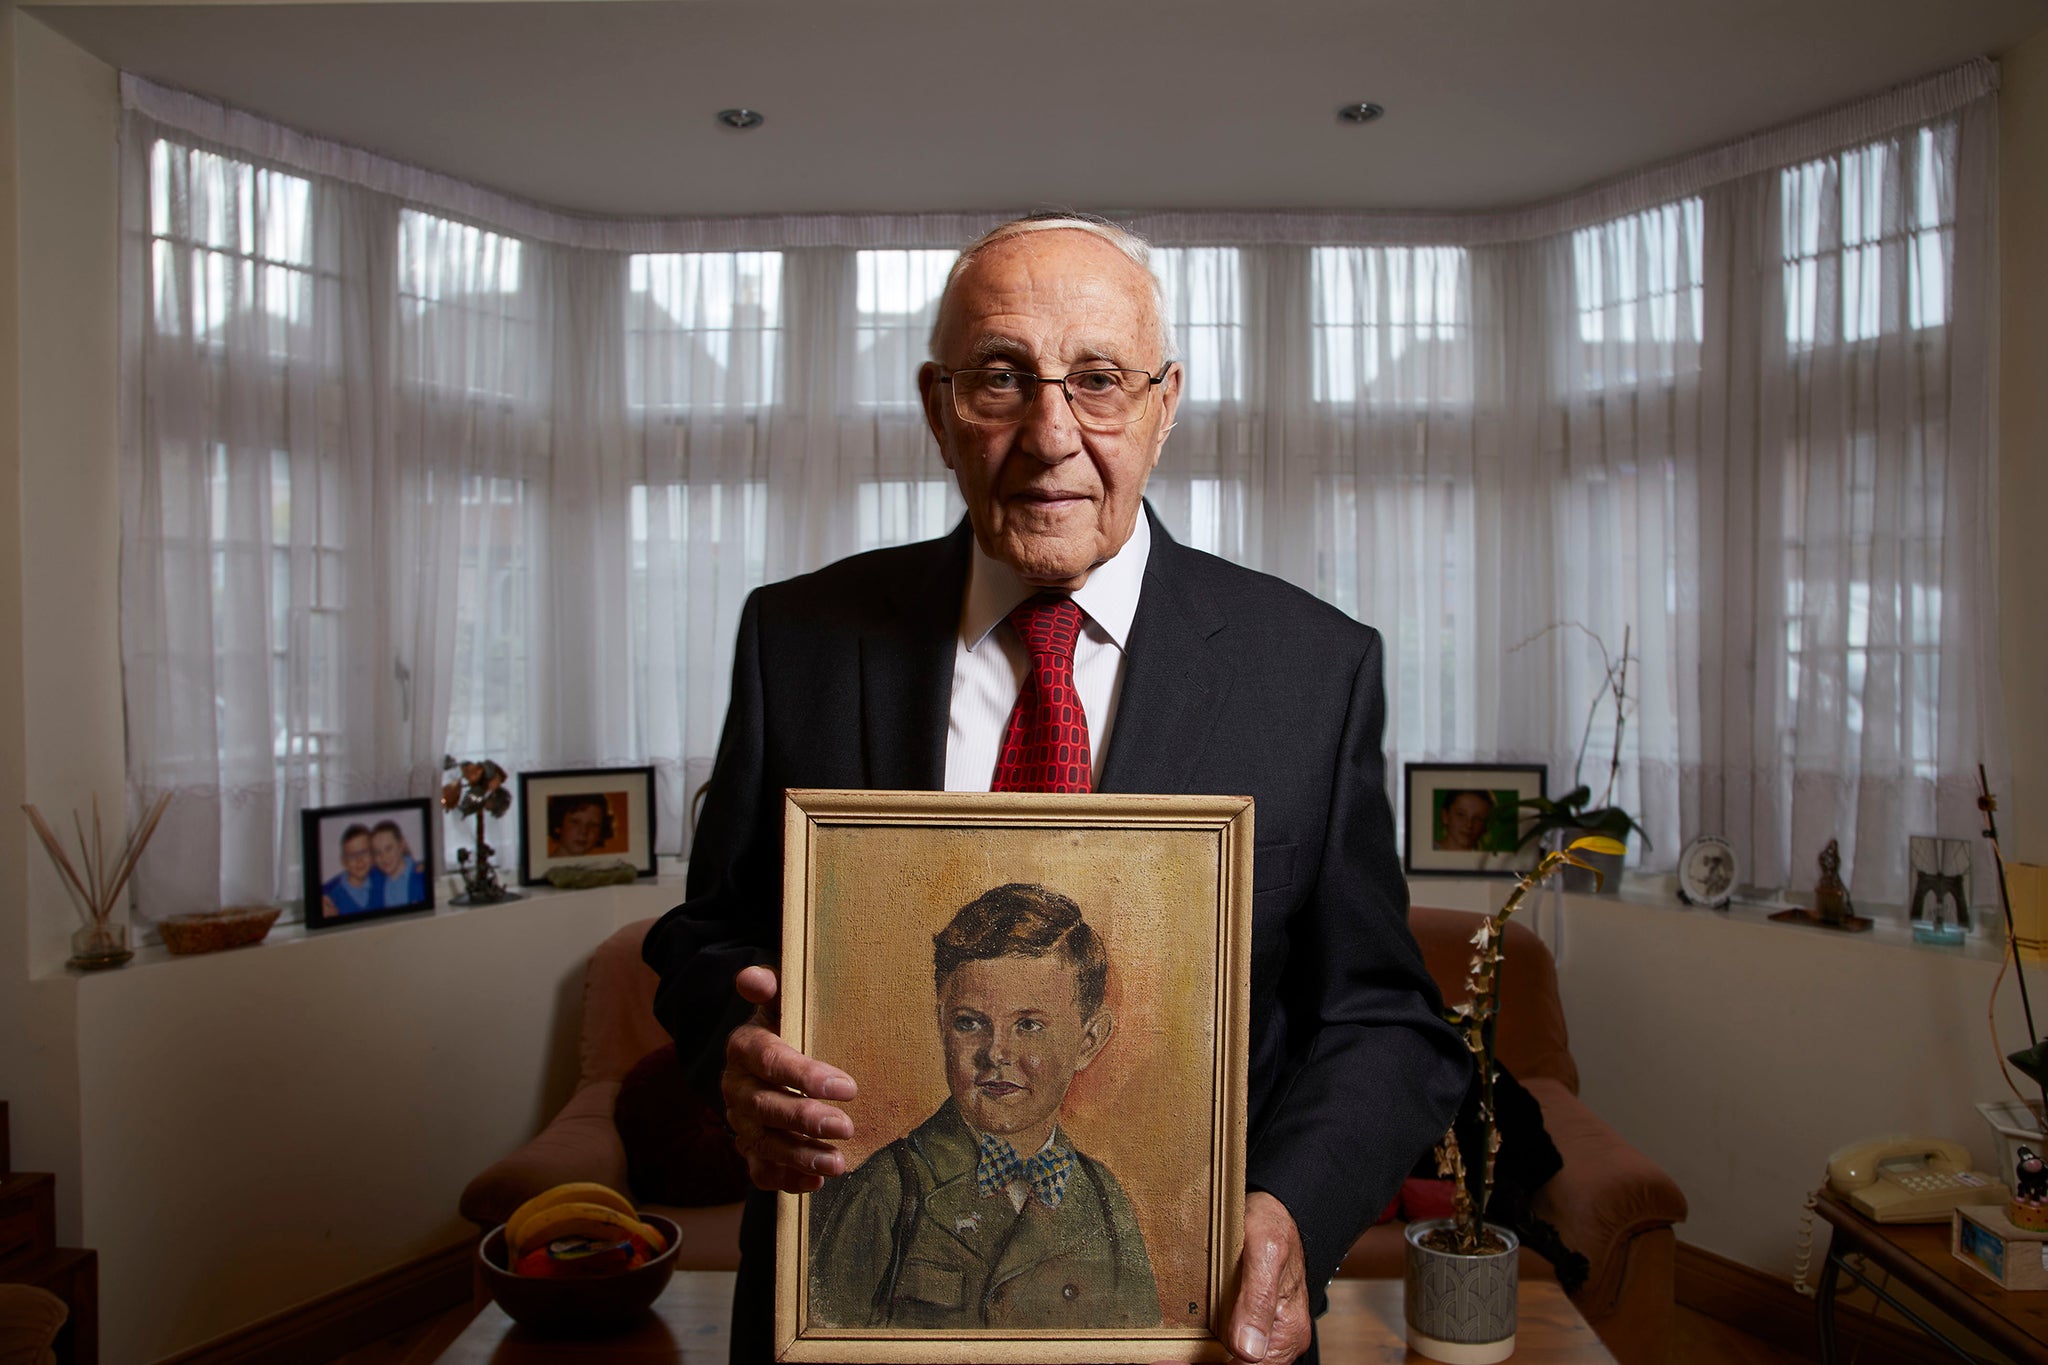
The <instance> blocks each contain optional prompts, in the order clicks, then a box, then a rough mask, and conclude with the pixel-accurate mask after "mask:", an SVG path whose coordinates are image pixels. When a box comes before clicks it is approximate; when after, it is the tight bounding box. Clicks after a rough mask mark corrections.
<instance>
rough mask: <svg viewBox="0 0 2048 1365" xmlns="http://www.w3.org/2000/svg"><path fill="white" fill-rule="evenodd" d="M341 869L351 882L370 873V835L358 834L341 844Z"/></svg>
mask: <svg viewBox="0 0 2048 1365" xmlns="http://www.w3.org/2000/svg"><path fill="white" fill-rule="evenodd" d="M341 870H342V871H343V872H346V873H347V874H348V879H349V880H350V881H352V882H360V881H362V880H363V879H364V878H365V877H367V876H369V875H370V836H369V835H367V834H358V835H357V836H356V837H355V838H353V839H347V840H344V841H343V842H342V845H341Z"/></svg>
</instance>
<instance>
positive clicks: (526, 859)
mask: <svg viewBox="0 0 2048 1365" xmlns="http://www.w3.org/2000/svg"><path fill="white" fill-rule="evenodd" d="M518 810H519V884H520V885H521V886H539V885H544V884H546V882H547V879H548V873H549V872H551V871H553V870H554V869H555V868H558V867H574V866H576V865H578V864H582V863H609V862H614V861H618V860H621V859H623V860H624V861H626V862H628V863H631V864H632V865H633V867H634V870H635V871H637V872H638V873H639V875H641V876H643V877H651V876H653V875H654V768H653V766H652V765H649V766H646V767H638V768H568V769H560V770H556V771H553V772H538V773H521V774H519V806H518Z"/></svg>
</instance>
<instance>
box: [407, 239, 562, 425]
mask: <svg viewBox="0 0 2048 1365" xmlns="http://www.w3.org/2000/svg"><path fill="white" fill-rule="evenodd" d="M520 265H521V250H520V243H519V240H518V239H517V238H514V237H504V236H500V235H499V234H497V233H495V232H486V231H484V230H483V229H481V228H476V227H471V226H470V225H469V224H467V223H458V222H454V221H452V220H450V219H447V218H436V217H434V216H432V215H430V214H425V213H415V212H412V211H411V210H406V211H405V212H403V213H401V214H400V215H399V220H398V325H399V347H400V349H399V358H398V365H399V378H400V380H401V381H412V382H416V383H421V384H426V385H431V386H433V387H435V388H438V389H443V390H449V391H452V392H456V393H464V394H489V395H492V396H496V397H500V398H508V399H513V400H516V401H518V402H519V403H520V404H521V405H522V406H525V405H539V404H540V403H541V402H542V401H543V395H542V393H541V392H540V388H541V382H542V378H543V376H544V374H545V370H544V368H543V366H542V365H541V364H540V363H539V360H540V356H539V351H538V344H539V342H538V331H537V329H538V321H537V316H536V315H537V313H538V309H537V308H536V306H535V299H534V297H533V294H532V291H531V290H530V289H528V288H526V287H524V285H523V283H522V279H521V275H520Z"/></svg>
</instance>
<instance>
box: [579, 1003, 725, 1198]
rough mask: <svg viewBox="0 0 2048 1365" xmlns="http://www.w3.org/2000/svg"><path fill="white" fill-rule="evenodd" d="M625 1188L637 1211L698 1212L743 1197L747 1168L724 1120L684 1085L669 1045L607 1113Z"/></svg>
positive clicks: (627, 1083)
mask: <svg viewBox="0 0 2048 1365" xmlns="http://www.w3.org/2000/svg"><path fill="white" fill-rule="evenodd" d="M612 1119H613V1121H614V1122H615V1123H617V1124H618V1128H619V1141H620V1143H621V1144H623V1145H624V1147H625V1149H626V1180H627V1183H628V1184H630V1185H631V1186H632V1187H633V1195H634V1197H635V1198H636V1199H637V1200H638V1201H639V1202H641V1203H643V1204H668V1205H673V1206H675V1207H679V1208H700V1207H703V1206H705V1205H712V1204H730V1203H732V1202H734V1201H735V1200H738V1199H742V1198H744V1197H745V1196H746V1193H747V1190H748V1189H749V1188H750V1183H749V1181H748V1180H747V1163H746V1161H745V1160H744V1159H743V1158H742V1157H741V1156H740V1154H739V1150H738V1149H737V1148H736V1147H734V1146H733V1141H732V1134H731V1133H730V1132H729V1131H727V1129H726V1126H725V1119H724V1116H723V1115H721V1114H719V1113H718V1112H717V1111H716V1110H714V1109H713V1108H712V1107H711V1106H710V1105H709V1104H706V1103H705V1102H704V1100H703V1099H702V1097H700V1096H699V1095H698V1094H697V1092H696V1090H694V1089H693V1088H692V1087H691V1086H690V1084H689V1082H688V1081H687V1080H685V1079H684V1077H683V1067H682V1063H681V1062H679V1061H677V1060H676V1047H675V1044H674V1043H666V1044H664V1045H662V1046H661V1047H658V1048H655V1049H654V1050H653V1051H652V1052H650V1053H648V1054H647V1055H646V1056H644V1057H642V1058H641V1059H640V1060H639V1061H638V1062H637V1063H635V1064H634V1066H633V1069H632V1070H631V1071H628V1072H627V1073H626V1078H625V1080H624V1081H622V1082H620V1084H619V1097H618V1099H617V1101H616V1102H614V1104H613V1106H612Z"/></svg>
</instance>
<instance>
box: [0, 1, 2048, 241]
mask: <svg viewBox="0 0 2048 1365" xmlns="http://www.w3.org/2000/svg"><path fill="white" fill-rule="evenodd" d="M26 12H27V13H29V14H32V15H34V16H35V17H36V18H37V19H39V20H41V21H42V22H43V23H45V24H47V25H49V26H50V27H52V28H54V29H56V30H57V31H59V32H60V33H63V34H65V35H67V36H68V37H69V38H70V39H71V40H72V41H74V42H76V43H78V44H79V45H80V46H82V47H84V48H85V49H86V50H87V51H89V52H92V53H93V54H95V55H97V56H98V57H100V58H101V59H103V60H105V61H107V62H109V63H111V64H113V65H114V66H117V67H120V68H122V69H123V70H128V71H133V72H136V73H139V74H141V75H144V76H147V77H149V78H151V79H153V80H156V81H159V82H162V83H165V84H168V85H173V86H178V87H181V88H184V89H188V90H193V91H197V92H200V93H203V94H208V95H212V96H215V97H217V98H219V99H222V100H225V101H227V102H228V103H230V104H234V105H238V106H241V107H243V108H246V109H250V110H253V111H255V112H257V113H260V114H263V115H265V116H267V117H270V118H273V119H276V120H279V121H281V122H284V123H288V124H291V125H294V126H296V127H298V128H301V129H305V130H307V131H311V132H315V133H319V134H322V135H324V136H327V137H330V138H335V139H339V140H341V141H343V142H348V143H352V144H355V145H358V146H361V147H366V148H369V149H371V150H373V151H377V152H381V153H383V154H385V155H387V156H391V157H395V158H398V159H400V160H403V161H407V162H411V163H414V164H416V165H420V166H425V167H427V168H430V169H432V170H437V171H441V172H444V173H446V174H449V175H453V176H457V177H460V178H462V179H465V180H469V181H472V182H475V183H479V184H482V185H486V186H489V187H491V188H494V189H497V190H500V191H503V192H505V193H509V194H512V195H516V196H518V197H521V198H524V199H529V200H534V201H537V202H540V203H543V204H548V205H552V206H554V207H557V208H563V209H568V210H571V211H576V212H583V213H594V214H618V215H679V214H687V215H727V214H745V213H769V212H833V211H840V212H858V211H876V210H977V209H988V210H1001V209H1011V208H1028V207H1035V206H1046V205H1062V206H1073V207H1080V208H1087V209H1095V210H1118V209H1232V208H1325V209H1358V208H1380V209H1413V208H1433V209H1476V208H1488V207H1499V206H1505V205H1516V204H1526V203H1530V202H1534V201H1538V200H1542V199H1547V198H1551V197H1553V196H1556V195H1559V194H1563V193H1567V192H1569V191H1571V190H1574V189H1577V188H1580V187H1583V186H1586V185H1589V184H1593V183H1596V182H1598V181H1601V180H1604V179H1608V178H1610V177H1613V176H1615V175H1619V174H1622V173H1624V172H1627V171H1630V170H1634V169H1636V168H1639V167H1642V166H1645V165H1648V164H1651V163H1654V162H1657V161H1660V160H1664V159H1668V158H1670V157H1673V156H1676V155H1680V154H1682V153H1684V152H1687V151H1691V150H1694V149H1697V148H1700V147H1703V146H1707V145H1711V144H1713V143H1715V142H1719V141H1723V140H1725V139H1728V138H1732V137H1737V136H1740V135H1742V134H1744V133H1747V132H1752V131H1755V130H1758V129H1762V128H1766V127H1769V126H1771V125H1773V124H1776V123H1780V122H1783V121H1785V120H1787V119H1792V118H1797V117H1799V116H1801V115H1804V114H1809V113H1812V112H1815V111H1817V110H1820V109H1824V108H1827V107H1828V106H1830V105H1832V104H1836V103H1839V102H1841V101H1843V100H1847V99H1852V98H1854V97H1856V96H1858V95H1862V94H1867V93H1870V92H1872V91H1876V90H1879V89H1882V88H1883V87H1885V86H1887V85H1891V84H1894V83H1897V82H1899V81H1902V80H1907V79H1911V78H1913V77H1915V76H1919V75H1924V74H1926V73H1928V72H1931V71H1936V70H1939V69H1940V68H1942V67H1944V66H1948V65H1950V64H1953V63H1954V62H1957V61H1960V60H1962V59H1965V58H1968V57H1972V56H1977V55H1981V54H1986V53H1989V54H1996V53H1997V52H1999V51H2001V50H2003V49H2004V48H2006V47H2007V46H2009V45H2010V44H2012V43H2013V42H2015V41H2016V40H2018V39H2020V38H2022V37H2024V36H2026V35H2028V34H2029V33H2032V32H2033V31H2035V30H2036V29H2040V28H2043V27H2048V0H1941V2H1940V3H1929V2H1928V0H1797V3H1786V0H1236V2H1234V3H1225V2H1223V0H1092V2H1091V3H1074V2H1073V0H1035V2H1034V3H1031V4H1028V5H1027V4H1020V3H1003V2H1002V0H619V2H613V0H586V2H584V3H542V2H536V3H517V2H515V3H502V2H497V0H476V2H475V3H462V4H412V3H388V4H328V5H319V4H315V5H270V4H262V3H257V4H235V5H222V6H183V5H156V4H150V5H131V6H103V5H69V4H53V5H44V6H31V7H28V9H27V11H26ZM1355 100H1374V101H1377V102H1378V103H1380V104H1383V105H1384V106H1385V107H1386V110H1387V113H1386V116H1385V117H1384V118H1382V119H1380V120H1379V121H1377V122H1376V123H1372V124H1368V125H1365V126H1363V127H1353V126H1348V125H1343V124H1340V123H1339V122H1338V121H1337V119H1336V117H1335V111H1336V109H1337V107H1338V106H1339V105H1340V104H1344V103H1347V102H1350V101H1355ZM735 105H745V106H750V107H753V108H756V109H760V110H762V111H763V112H764V113H765V114H766V115H767V122H766V123H765V125H764V126H762V127H761V128H759V129H757V130H755V131H753V132H750V133H734V132H730V131H727V130H725V129H722V128H720V127H719V126H717V124H716V123H715V121H714V114H715V113H716V111H718V110H719V109H722V108H726V107H729V106H735Z"/></svg>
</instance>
